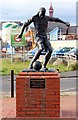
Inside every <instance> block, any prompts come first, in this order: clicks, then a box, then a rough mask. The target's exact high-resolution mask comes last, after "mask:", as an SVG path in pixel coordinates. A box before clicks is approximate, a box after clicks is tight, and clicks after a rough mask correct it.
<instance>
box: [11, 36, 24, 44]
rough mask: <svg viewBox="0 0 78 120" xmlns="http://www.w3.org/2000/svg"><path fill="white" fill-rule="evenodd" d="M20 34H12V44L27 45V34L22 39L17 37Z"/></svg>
mask: <svg viewBox="0 0 78 120" xmlns="http://www.w3.org/2000/svg"><path fill="white" fill-rule="evenodd" d="M17 36H18V34H11V45H12V46H25V45H26V42H25V36H24V35H23V36H22V38H21V39H17Z"/></svg>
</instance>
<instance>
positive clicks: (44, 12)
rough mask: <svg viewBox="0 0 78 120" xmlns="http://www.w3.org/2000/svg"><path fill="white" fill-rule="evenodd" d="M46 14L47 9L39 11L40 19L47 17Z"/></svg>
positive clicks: (42, 8)
mask: <svg viewBox="0 0 78 120" xmlns="http://www.w3.org/2000/svg"><path fill="white" fill-rule="evenodd" d="M45 14H46V9H45V8H44V7H41V8H40V9H39V17H41V18H42V17H44V16H45Z"/></svg>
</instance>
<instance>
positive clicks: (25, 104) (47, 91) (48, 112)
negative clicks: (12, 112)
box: [16, 72, 60, 117]
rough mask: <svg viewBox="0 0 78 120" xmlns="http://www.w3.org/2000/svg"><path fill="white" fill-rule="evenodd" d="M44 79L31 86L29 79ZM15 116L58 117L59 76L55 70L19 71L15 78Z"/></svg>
mask: <svg viewBox="0 0 78 120" xmlns="http://www.w3.org/2000/svg"><path fill="white" fill-rule="evenodd" d="M31 79H33V80H35V79H36V80H39V79H42V80H43V79H44V80H45V88H31V86H30V80H31ZM16 116H17V117H60V77H59V75H58V73H57V72H21V73H20V74H19V76H17V78H16Z"/></svg>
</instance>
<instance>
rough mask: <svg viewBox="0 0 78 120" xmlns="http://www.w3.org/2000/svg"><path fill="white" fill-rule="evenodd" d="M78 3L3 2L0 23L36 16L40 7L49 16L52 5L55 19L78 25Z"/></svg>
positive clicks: (67, 0) (68, 0)
mask: <svg viewBox="0 0 78 120" xmlns="http://www.w3.org/2000/svg"><path fill="white" fill-rule="evenodd" d="M76 1H78V0H1V1H0V22H1V21H2V20H19V21H23V22H24V21H26V19H28V18H30V17H32V16H33V15H35V14H36V13H37V12H38V10H39V8H40V7H45V8H46V10H47V12H46V15H49V7H50V3H52V5H53V8H54V17H58V18H61V19H62V20H64V21H66V22H68V21H69V22H70V23H71V25H75V24H76Z"/></svg>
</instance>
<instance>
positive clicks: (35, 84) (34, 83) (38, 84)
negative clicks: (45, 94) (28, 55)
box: [30, 78, 45, 88]
mask: <svg viewBox="0 0 78 120" xmlns="http://www.w3.org/2000/svg"><path fill="white" fill-rule="evenodd" d="M30 88H45V79H35V78H34V79H30Z"/></svg>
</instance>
